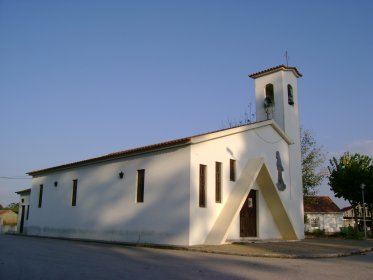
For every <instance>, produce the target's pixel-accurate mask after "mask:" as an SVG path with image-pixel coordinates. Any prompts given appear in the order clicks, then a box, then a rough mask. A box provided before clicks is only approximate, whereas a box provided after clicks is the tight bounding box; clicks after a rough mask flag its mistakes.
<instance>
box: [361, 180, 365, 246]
mask: <svg viewBox="0 0 373 280" xmlns="http://www.w3.org/2000/svg"><path fill="white" fill-rule="evenodd" d="M360 188H361V194H362V196H363V221H364V237H365V239H367V225H366V222H365V202H364V188H365V184H361V186H360Z"/></svg>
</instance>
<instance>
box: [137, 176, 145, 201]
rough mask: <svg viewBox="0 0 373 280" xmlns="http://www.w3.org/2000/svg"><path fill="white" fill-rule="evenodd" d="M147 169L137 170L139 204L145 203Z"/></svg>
mask: <svg viewBox="0 0 373 280" xmlns="http://www.w3.org/2000/svg"><path fill="white" fill-rule="evenodd" d="M144 185H145V169H140V170H137V197H136V201H137V202H144Z"/></svg>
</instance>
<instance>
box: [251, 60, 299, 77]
mask: <svg viewBox="0 0 373 280" xmlns="http://www.w3.org/2000/svg"><path fill="white" fill-rule="evenodd" d="M278 71H291V72H293V73H294V75H295V77H297V78H300V77H302V74H301V73H300V72H299V71H298V69H297V68H296V67H288V66H285V65H283V64H281V65H278V66H276V67H272V68H269V69H266V70H263V71H260V72H256V73H253V74H250V75H249V77H250V78H252V79H257V78H260V77H262V76H265V75H268V74H272V73H275V72H278Z"/></svg>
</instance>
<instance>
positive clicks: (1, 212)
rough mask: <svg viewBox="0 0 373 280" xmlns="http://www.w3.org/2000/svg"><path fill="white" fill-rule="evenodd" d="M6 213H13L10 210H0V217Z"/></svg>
mask: <svg viewBox="0 0 373 280" xmlns="http://www.w3.org/2000/svg"><path fill="white" fill-rule="evenodd" d="M8 212H12V213H14V212H13V211H12V210H9V209H5V210H0V216H1V215H3V214H5V213H8Z"/></svg>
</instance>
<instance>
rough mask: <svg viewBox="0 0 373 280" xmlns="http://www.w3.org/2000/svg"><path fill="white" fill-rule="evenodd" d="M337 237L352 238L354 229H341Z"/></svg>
mask: <svg viewBox="0 0 373 280" xmlns="http://www.w3.org/2000/svg"><path fill="white" fill-rule="evenodd" d="M339 235H340V236H341V237H346V238H352V236H353V235H354V229H353V228H352V227H351V226H349V227H341V231H340V232H339Z"/></svg>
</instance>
